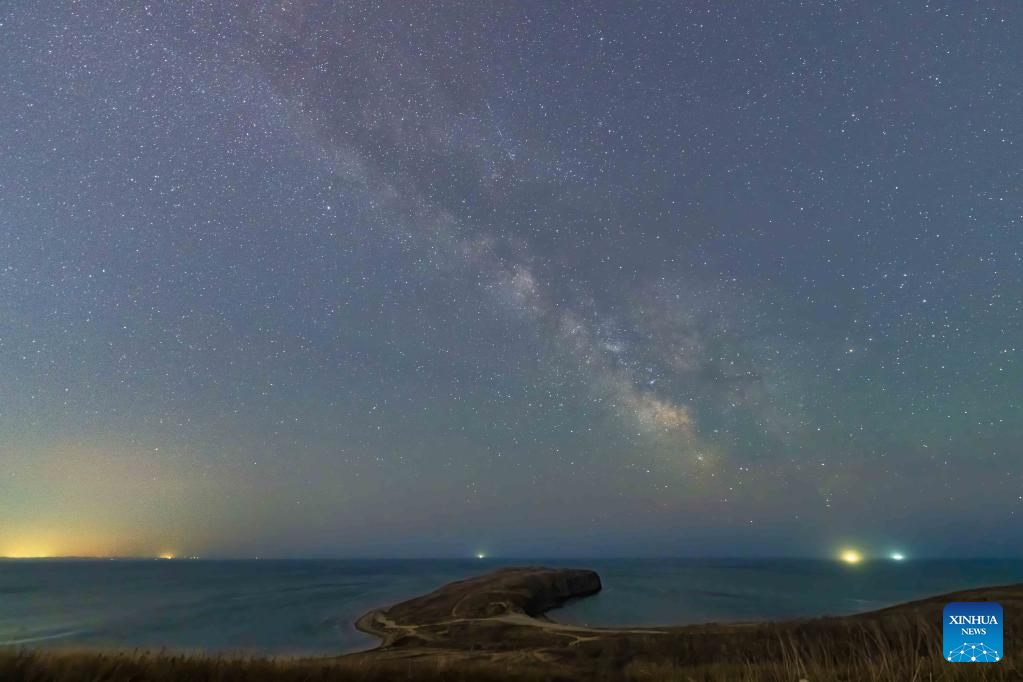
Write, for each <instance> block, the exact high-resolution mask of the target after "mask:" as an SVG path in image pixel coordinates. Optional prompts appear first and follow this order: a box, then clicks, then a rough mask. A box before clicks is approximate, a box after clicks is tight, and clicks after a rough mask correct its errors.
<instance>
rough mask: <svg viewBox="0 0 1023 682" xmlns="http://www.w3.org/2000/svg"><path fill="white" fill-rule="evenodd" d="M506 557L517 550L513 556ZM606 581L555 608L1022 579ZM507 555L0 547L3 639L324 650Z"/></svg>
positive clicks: (694, 568) (1004, 575)
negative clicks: (147, 557)
mask: <svg viewBox="0 0 1023 682" xmlns="http://www.w3.org/2000/svg"><path fill="white" fill-rule="evenodd" d="M515 563H516V564H521V563H524V562H521V561H518V562H515ZM525 563H545V564H548V565H573V566H585V567H591V568H595V569H596V570H597V571H599V572H600V574H601V577H602V578H603V581H604V591H603V592H602V593H601V594H599V595H597V596H594V597H590V598H588V599H584V600H580V601H577V602H574V603H572V604H570V605H568V606H566V607H565V608H563V609H560V610H558V611H556V612H554V613H552V614H551V615H552V616H553V617H554V618H555V619H557V620H561V621H565V622H572V623H586V624H590V625H664V624H669V623H677V624H684V623H699V622H707V621H737V620H761V619H779V618H792V617H800V616H815V615H822V614H844V613H853V612H857V611H866V610H870V609H875V608H880V607H883V606H888V605H890V604H895V603H899V602H903V601H907V600H910V599H916V598H919V597H924V596H929V595H934V594H940V593H943V592H948V591H952V590H956V589H963V588H967V587H975V586H982V585H995V584H1007V583H1013V582H1023V561H1018V560H1017V561H933V562H932V561H906V562H902V563H896V562H889V561H876V562H864V563H862V564H859V565H856V566H849V565H844V564H839V563H836V562H827V561H802V560H799V561H796V560H787V561H776V560H758V561H746V560H743V561H738V560H718V561H709V560H708V561H703V560H581V561H575V562H564V561H546V562H525ZM501 565H504V562H500V561H496V560H486V561H476V560H472V561H400V560H399V561H84V562H68V561H31V562H26V561H17V562H4V561H0V646H4V645H8V646H28V647H68V646H70V647H82V646H99V647H118V648H147V649H154V648H155V649H159V648H169V649H181V650H192V651H196V650H201V651H216V652H225V651H229V652H247V653H259V654H268V655H306V654H310V655H312V654H333V653H338V652H344V651H352V650H356V649H360V648H368V647H371V646H373V645H374V644H375V640H374V639H373V638H371V637H368V636H366V635H363V634H361V633H359V632H358V631H356V630H355V628H354V627H353V626H352V623H353V621H354V620H355V619H356V618H357V617H358V616H359V615H361V614H362V613H364V612H365V611H367V610H369V609H370V608H373V607H376V606H381V605H386V604H389V603H393V602H395V601H399V600H402V599H406V598H408V597H412V596H415V595H418V594H422V593H424V592H427V591H429V590H432V589H434V588H435V587H438V586H440V585H442V584H443V583H446V582H449V581H451V580H455V579H458V578H462V577H466V576H469V575H474V574H477V573H481V572H484V571H487V570H490V569H493V568H496V567H497V566H501Z"/></svg>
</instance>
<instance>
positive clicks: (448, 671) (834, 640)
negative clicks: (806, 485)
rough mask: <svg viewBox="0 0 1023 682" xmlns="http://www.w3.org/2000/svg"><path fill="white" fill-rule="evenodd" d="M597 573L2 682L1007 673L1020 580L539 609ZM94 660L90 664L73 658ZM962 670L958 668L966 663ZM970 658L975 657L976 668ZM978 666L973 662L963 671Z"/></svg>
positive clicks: (596, 587) (590, 588)
mask: <svg viewBox="0 0 1023 682" xmlns="http://www.w3.org/2000/svg"><path fill="white" fill-rule="evenodd" d="M601 588H602V584H601V581H600V577H599V575H597V573H596V572H594V571H589V570H583V569H563V568H558V569H553V568H544V567H535V566H534V567H518V568H503V569H499V570H496V571H493V572H490V573H487V574H484V575H479V576H474V577H471V578H466V579H463V580H457V581H454V582H451V583H448V584H446V585H443V586H441V587H439V588H437V589H435V590H434V591H432V592H429V593H427V594H424V595H421V596H418V597H414V598H412V599H409V600H406V601H403V602H399V603H396V604H392V605H390V606H384V607H380V608H375V609H372V610H370V611H367V612H366V613H364V614H362V615H361V616H360V617H359V618H357V619H356V620H355V622H354V623H353V625H354V627H355V629H356V630H358V631H359V632H362V633H364V634H367V635H370V636H372V637H375V638H377V640H378V642H377V645H376V646H375V647H373V648H370V649H365V650H361V651H356V652H350V653H345V654H339V655H336V656H325V657H320V656H303V657H295V658H265V657H258V656H256V657H248V656H242V657H235V656H232V655H230V654H225V655H217V654H203V653H201V652H198V653H194V654H189V653H182V652H173V651H167V650H162V651H159V652H154V651H139V650H137V651H132V652H127V651H116V650H67V651H64V652H61V651H59V650H58V651H47V650H33V649H30V648H26V647H0V679H3V680H5V682H8V681H11V682H22V681H23V680H24V681H28V680H40V679H45V680H53V681H55V682H63V681H65V680H67V681H68V682H78V681H80V680H92V679H104V680H108V681H109V682H121V681H122V680H123V681H124V682H127V681H128V680H138V679H160V680H161V681H164V680H173V681H175V682H176V681H177V680H192V679H208V680H217V681H219V680H232V681H233V680H255V681H258V682H263V681H269V682H278V681H279V682H293V681H294V682H298V681H300V680H301V681H303V682H307V681H309V680H324V681H326V680H335V679H338V680H346V681H349V682H383V681H384V680H392V679H397V678H401V679H409V680H422V681H424V682H440V680H456V681H457V680H464V681H465V682H469V680H473V681H474V682H477V681H478V682H501V681H503V680H525V681H526V682H534V681H537V682H538V681H539V680H545V681H548V682H555V681H565V682H567V681H568V680H582V679H585V680H630V681H636V682H648V681H649V682H653V681H655V680H657V681H661V680H671V679H675V680H685V679H689V678H691V679H700V680H705V681H707V682H718V680H720V681H721V682H726V681H727V682H733V681H735V680H741V681H743V682H746V681H750V682H759V681H760V680H764V681H765V682H775V681H779V682H780V681H781V680H790V681H791V680H798V679H807V680H813V682H819V680H831V679H836V680H839V679H840V680H859V679H871V680H874V681H875V682H905V680H909V679H932V680H935V681H938V680H974V679H976V680H978V681H979V680H984V681H985V682H990V681H1003V680H1004V681H1005V682H1010V681H1012V682H1018V680H1020V679H1023V668H1021V667H1019V665H1018V664H1017V663H1016V662H1015V661H1017V660H1019V659H1021V658H1023V657H1021V656H1019V655H1015V656H1013V655H1012V652H1015V651H1020V647H1021V646H1023V628H1020V629H1014V627H1013V620H1014V619H1013V615H1012V614H1020V613H1023V583H1019V584H1009V585H1001V586H991V587H984V588H974V589H968V590H962V591H957V592H952V593H946V594H939V595H935V596H931V597H926V598H923V599H919V600H915V601H910V602H905V603H901V604H896V605H893V606H889V607H886V608H882V609H879V610H874V611H868V612H864V613H859V614H854V615H848V616H822V617H816V618H803V619H798V620H787V621H768V622H763V621H760V622H742V623H704V624H699V625H672V626H658V627H621V628H613V627H590V626H582V625H573V624H566V623H559V622H557V621H556V620H552V619H551V618H549V617H548V615H547V614H548V613H549V612H550V611H552V610H554V609H556V608H558V607H559V606H561V605H563V604H565V603H567V602H568V601H571V600H575V599H581V598H585V597H587V596H590V595H593V594H596V593H597V592H599V591H600V590H601ZM950 601H996V602H998V603H1000V604H1001V605H1002V607H1003V609H1004V610H1005V612H1006V615H1007V620H1008V621H1009V623H1010V624H1009V625H1007V627H1006V629H1005V635H1006V638H1005V639H1006V642H1005V645H1004V648H1005V650H1006V651H1007V652H1009V654H1007V655H1006V657H1005V658H1004V659H1003V660H1002V661H1001V662H999V663H998V664H991V665H987V666H979V667H978V666H969V665H965V666H950V665H949V664H947V663H946V662H945V660H944V658H943V656H942V652H941V649H942V647H941V623H942V617H941V611H942V609H943V607H944V605H945V604H946V603H947V602H950ZM89 670H92V671H95V674H94V675H91V676H90V675H88V674H84V673H83V672H82V671H89ZM971 671H972V672H971ZM978 671H982V672H980V673H978ZM975 674H979V675H981V676H979V677H978V676H971V675H975Z"/></svg>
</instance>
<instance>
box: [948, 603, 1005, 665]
mask: <svg viewBox="0 0 1023 682" xmlns="http://www.w3.org/2000/svg"><path fill="white" fill-rule="evenodd" d="M942 641H943V642H944V647H943V648H944V649H945V651H944V652H943V653H944V655H945V660H946V661H951V662H953V663H994V662H995V661H1000V660H1002V657H1003V656H1004V655H1005V652H1004V651H1003V650H1002V607H1001V605H999V604H996V603H995V602H993V601H954V602H952V603H950V604H947V605H946V606H945V613H944V623H943V624H942Z"/></svg>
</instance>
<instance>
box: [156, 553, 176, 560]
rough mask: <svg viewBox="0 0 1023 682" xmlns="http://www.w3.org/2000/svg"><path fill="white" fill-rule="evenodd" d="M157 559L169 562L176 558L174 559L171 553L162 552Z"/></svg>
mask: <svg viewBox="0 0 1023 682" xmlns="http://www.w3.org/2000/svg"><path fill="white" fill-rule="evenodd" d="M157 558H158V559H163V560H165V561H169V560H170V559H174V558H176V557H175V555H174V554H173V553H171V552H164V553H163V554H161V555H160V556H159V557H157Z"/></svg>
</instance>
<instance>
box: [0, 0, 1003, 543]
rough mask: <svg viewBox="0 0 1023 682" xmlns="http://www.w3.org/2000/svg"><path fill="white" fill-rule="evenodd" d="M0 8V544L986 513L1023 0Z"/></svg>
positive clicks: (876, 533) (610, 537)
mask: <svg viewBox="0 0 1023 682" xmlns="http://www.w3.org/2000/svg"><path fill="white" fill-rule="evenodd" d="M404 5H406V6H403V4H401V3H397V2H393V3H389V2H381V3H366V2H351V3H341V2H329V1H327V0H292V1H287V2H280V1H274V2H270V1H269V0H258V1H253V2H249V1H245V2H241V1H238V2H198V1H195V2H171V1H167V2H156V1H154V2H150V3H148V4H145V3H121V2H110V1H106V0H100V1H98V2H88V3H81V2H70V1H62V2H27V1H16V2H11V3H6V4H5V5H4V6H3V7H2V8H0V518H2V519H3V528H2V531H0V555H10V556H37V555H56V554H65V555H66V554H78V555H82V554H86V555H115V554H116V555H147V556H149V555H157V554H164V553H166V554H175V555H178V556H182V555H201V556H242V557H252V556H262V557H273V556H284V557H287V556H381V555H383V556H468V555H473V554H476V553H478V552H482V553H487V554H489V555H493V556H513V555H518V556H522V555H528V556H551V555H559V556H565V555H569V556H587V555H588V556H593V555H643V554H681V555H718V556H720V555H747V556H758V555H807V556H831V555H833V554H834V553H835V552H836V551H838V549H839V548H841V547H846V546H855V547H857V548H858V549H859V550H860V551H862V552H863V553H864V555H866V556H869V555H872V554H888V553H889V552H895V551H898V552H905V554H906V556H907V557H908V558H912V557H916V556H924V555H939V556H941V555H946V556H958V555H981V556H990V555H1001V554H1004V553H1006V552H1014V551H1019V548H1018V546H1014V545H1011V544H1007V541H1008V540H1009V539H1011V538H1013V537H1015V538H1016V539H1018V535H1017V534H1018V531H1019V527H1020V523H1021V521H1023V445H1021V443H1023V413H1021V410H1023V309H1021V305H1023V304H1021V302H1020V301H1021V298H1023V232H1021V230H1023V219H1021V216H1023V194H1021V191H1020V188H1021V186H1023V184H1021V183H1023V163H1021V160H1023V156H1021V133H1023V116H1021V111H1023V69H1021V68H1020V64H1023V5H1021V4H1019V3H1016V2H1009V1H1004V2H983V3H972V4H964V3H942V2H938V3H924V2H903V3H881V4H877V3H870V2H846V3H796V2H772V3H767V4H750V3H717V2H687V3H677V2H664V3H655V2H644V3H641V4H637V5H630V4H628V3H618V2H602V3H597V4H586V5H582V4H575V3H573V4H567V3H565V4H561V3H547V2H522V3H475V2H465V3H455V2H451V3H440V2H430V3H404Z"/></svg>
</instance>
